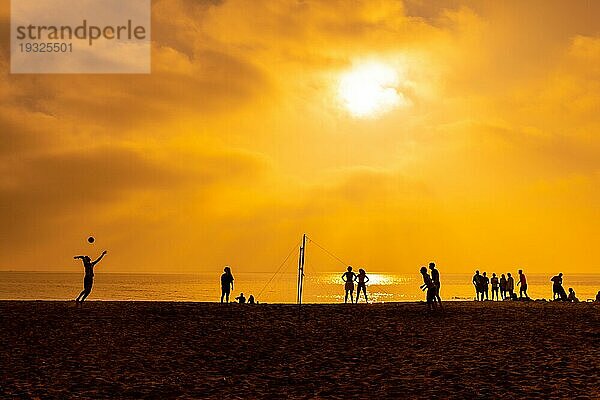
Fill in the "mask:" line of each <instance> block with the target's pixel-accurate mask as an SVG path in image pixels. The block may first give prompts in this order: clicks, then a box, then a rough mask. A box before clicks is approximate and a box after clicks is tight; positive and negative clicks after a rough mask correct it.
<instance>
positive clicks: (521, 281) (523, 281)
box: [517, 269, 529, 299]
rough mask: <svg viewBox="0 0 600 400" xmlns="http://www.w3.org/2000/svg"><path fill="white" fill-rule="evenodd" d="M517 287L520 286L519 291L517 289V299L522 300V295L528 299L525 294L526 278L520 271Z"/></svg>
mask: <svg viewBox="0 0 600 400" xmlns="http://www.w3.org/2000/svg"><path fill="white" fill-rule="evenodd" d="M517 285H520V286H521V289H519V298H520V299H522V298H523V295H525V298H526V299H529V295H528V294H527V278H526V277H525V274H524V273H523V270H522V269H520V270H519V282H517Z"/></svg>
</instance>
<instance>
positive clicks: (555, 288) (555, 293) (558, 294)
mask: <svg viewBox="0 0 600 400" xmlns="http://www.w3.org/2000/svg"><path fill="white" fill-rule="evenodd" d="M562 277H563V274H562V272H561V273H559V274H558V275H555V276H553V277H552V279H550V280H551V281H552V299H553V300H565V299H566V293H565V288H564V287H563V279H562ZM563 294H564V296H563Z"/></svg>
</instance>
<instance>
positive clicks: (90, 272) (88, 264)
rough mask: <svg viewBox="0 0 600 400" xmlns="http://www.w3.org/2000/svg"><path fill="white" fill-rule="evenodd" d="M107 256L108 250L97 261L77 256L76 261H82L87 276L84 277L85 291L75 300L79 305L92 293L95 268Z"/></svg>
mask: <svg viewBox="0 0 600 400" xmlns="http://www.w3.org/2000/svg"><path fill="white" fill-rule="evenodd" d="M105 255H106V250H104V251H103V252H102V254H101V255H100V257H98V258H97V259H96V261H92V259H91V258H90V257H89V256H75V257H73V258H74V259H75V260H77V259H80V260H81V261H82V262H83V268H84V269H85V275H84V277H83V290H82V291H81V293H79V296H77V298H76V299H75V302H76V303H77V304H81V303H83V301H84V300H85V299H86V298H87V297H88V296H89V294H90V293H91V292H92V286H93V285H94V267H95V266H96V264H98V263H99V262H100V261H101V260H102V259H103V258H104V256H105Z"/></svg>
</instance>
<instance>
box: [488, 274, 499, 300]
mask: <svg viewBox="0 0 600 400" xmlns="http://www.w3.org/2000/svg"><path fill="white" fill-rule="evenodd" d="M490 283H491V284H492V300H494V296H496V300H500V299H499V298H498V289H500V280H499V279H498V277H497V276H496V273H494V272H492V279H490Z"/></svg>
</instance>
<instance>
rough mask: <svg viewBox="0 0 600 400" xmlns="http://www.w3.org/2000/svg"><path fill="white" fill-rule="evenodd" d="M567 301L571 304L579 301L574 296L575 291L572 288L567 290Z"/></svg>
mask: <svg viewBox="0 0 600 400" xmlns="http://www.w3.org/2000/svg"><path fill="white" fill-rule="evenodd" d="M567 301H569V302H571V303H579V299H578V298H577V296H575V291H574V290H573V288H572V287H570V288H569V297H567Z"/></svg>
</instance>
